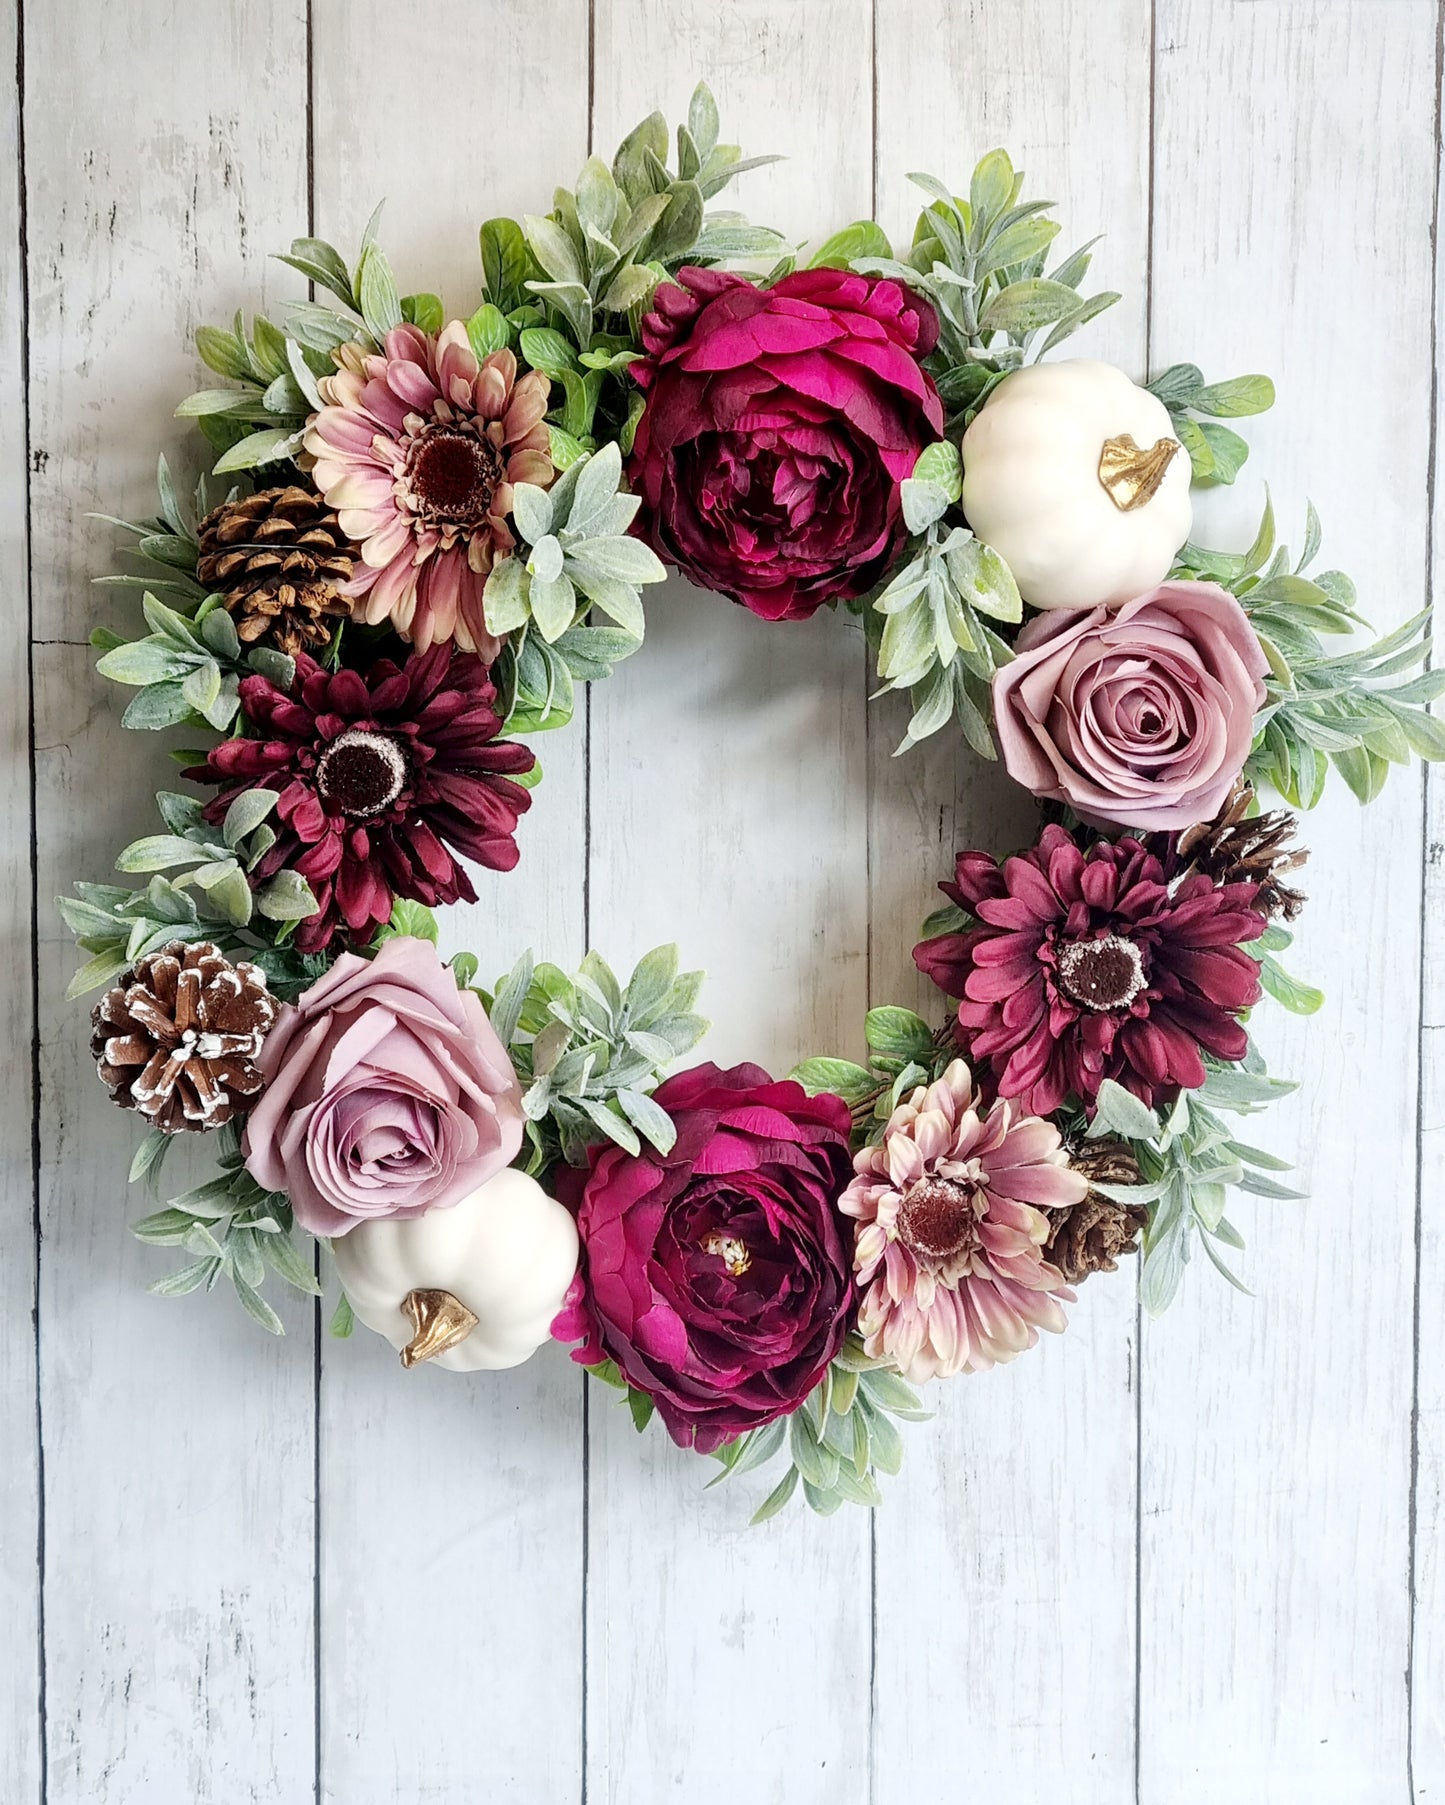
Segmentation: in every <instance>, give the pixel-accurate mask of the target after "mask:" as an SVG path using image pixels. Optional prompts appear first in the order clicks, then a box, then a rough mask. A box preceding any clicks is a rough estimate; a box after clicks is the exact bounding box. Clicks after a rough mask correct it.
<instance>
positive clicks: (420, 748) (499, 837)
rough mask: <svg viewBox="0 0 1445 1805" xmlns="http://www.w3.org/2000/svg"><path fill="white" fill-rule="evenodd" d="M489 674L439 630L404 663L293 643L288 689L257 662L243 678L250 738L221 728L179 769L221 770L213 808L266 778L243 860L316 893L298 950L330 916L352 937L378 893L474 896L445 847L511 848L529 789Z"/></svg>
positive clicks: (491, 860)
mask: <svg viewBox="0 0 1445 1805" xmlns="http://www.w3.org/2000/svg"><path fill="white" fill-rule="evenodd" d="M495 703H496V690H495V689H494V688H493V685H492V682H491V679H490V677H489V676H488V674H487V667H486V666H485V665H484V664H483V663H482V662H481V661H480V659H477V658H474V657H472V656H471V655H470V654H468V653H465V652H454V651H453V650H452V648H451V647H450V646H446V645H438V646H433V647H432V648H431V650H430V651H429V652H413V653H412V655H411V657H410V658H408V659H407V661H406V663H405V664H404V665H400V666H398V665H396V664H394V663H393V662H392V661H391V660H390V659H388V658H382V659H378V660H377V661H376V663H374V664H372V665H371V666H369V668H368V669H367V670H365V671H364V672H363V671H354V670H340V671H336V672H328V671H324V670H323V669H322V668H321V666H320V665H318V664H317V663H316V662H315V660H314V659H311V658H308V657H307V656H306V655H305V654H304V653H302V654H301V655H300V656H299V657H298V658H297V660H296V678H295V681H294V682H293V683H292V685H291V689H290V691H289V693H288V692H287V691H285V690H282V689H278V688H277V687H276V686H275V684H273V683H272V682H271V681H270V680H269V679H268V678H266V677H246V678H243V680H242V682H241V706H242V708H243V709H244V711H245V714H246V717H247V719H248V720H249V722H250V723H251V726H252V728H253V729H254V735H255V737H253V738H247V739H233V740H225V741H223V743H222V744H221V745H219V746H217V747H216V749H215V751H214V752H212V754H211V756H210V758H209V759H208V760H207V762H206V763H205V764H204V765H201V766H199V767H197V768H196V769H195V770H193V771H190V772H188V773H187V775H188V776H191V777H194V778H196V779H197V780H198V781H199V782H202V783H215V784H220V785H221V786H222V788H221V791H220V794H219V795H218V796H217V797H216V798H215V800H214V801H213V802H211V803H210V804H209V805H208V806H207V809H206V818H207V819H208V820H210V821H221V820H224V818H225V814H226V810H227V808H229V806H230V805H231V803H232V802H233V801H234V800H235V799H236V797H237V796H239V795H240V794H241V793H242V791H243V790H249V789H255V788H262V789H269V790H276V791H278V792H279V800H278V801H277V804H276V809H275V814H274V816H273V824H274V826H275V828H276V830H277V838H276V843H275V845H274V846H272V847H271V848H270V850H269V851H268V852H267V853H266V854H265V856H264V857H263V858H262V859H261V860H260V862H259V863H258V864H257V866H256V868H255V870H254V871H253V872H252V874H251V876H252V880H253V882H256V883H264V882H265V880H266V879H267V878H269V877H271V876H273V875H274V874H275V873H276V872H278V871H281V870H292V871H296V872H299V873H300V875H301V876H302V877H304V878H305V879H306V880H307V882H308V883H309V884H310V885H311V888H312V891H313V892H314V893H315V896H316V899H317V902H318V903H319V904H320V908H319V909H318V911H317V913H316V914H314V915H312V916H309V917H308V918H307V919H306V920H305V921H303V922H302V923H301V924H300V926H299V927H298V928H297V930H296V944H297V946H298V947H299V948H300V949H301V950H302V951H303V952H316V951H319V950H320V949H321V948H322V947H325V946H328V945H329V944H330V942H331V940H332V938H333V936H334V935H335V934H336V933H337V932H338V931H339V930H340V929H342V928H343V927H344V928H346V929H348V930H349V931H350V933H351V935H352V936H353V938H355V939H358V940H366V939H368V938H370V936H371V934H372V933H373V932H374V931H375V929H377V928H378V927H380V926H381V925H382V924H383V923H384V922H386V921H388V920H389V919H390V917H391V909H392V899H393V897H395V896H402V897H406V898H407V899H409V900H410V901H413V902H422V903H426V904H427V905H428V906H434V905H435V904H437V903H451V902H457V901H461V900H465V901H467V902H475V901H476V894H477V893H476V891H475V889H473V887H472V880H471V879H470V877H468V875H467V873H466V871H465V870H464V869H463V867H462V866H461V865H460V864H459V863H458V862H457V859H456V858H455V857H453V853H459V854H461V855H462V856H463V857H465V858H469V859H475V860H476V861H477V863H478V864H479V865H488V866H490V867H491V868H492V869H493V870H495V871H510V870H511V869H512V867H513V866H514V865H515V864H516V862H517V842H516V840H515V839H514V838H513V835H514V834H515V832H516V827H517V818H518V816H519V815H521V814H523V813H524V812H525V811H526V809H527V808H528V807H529V806H530V804H531V797H530V796H529V795H528V794H527V792H526V790H524V789H523V788H522V786H521V785H520V784H519V783H514V782H513V781H512V778H513V777H515V776H518V775H521V774H523V773H525V772H527V771H530V770H531V768H532V765H533V762H534V761H533V758H532V754H531V753H530V752H529V751H528V750H527V749H526V747H525V746H518V745H515V744H513V743H512V742H511V741H508V740H500V739H498V738H497V735H498V733H499V732H500V731H501V725H502V723H501V717H500V716H499V715H498V713H497V710H496V706H495Z"/></svg>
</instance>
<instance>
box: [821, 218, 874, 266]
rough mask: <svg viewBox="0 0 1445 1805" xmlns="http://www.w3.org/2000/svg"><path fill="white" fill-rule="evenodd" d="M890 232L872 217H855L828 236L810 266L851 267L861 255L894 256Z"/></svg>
mask: <svg viewBox="0 0 1445 1805" xmlns="http://www.w3.org/2000/svg"><path fill="white" fill-rule="evenodd" d="M892 255H893V246H892V245H891V244H890V243H889V242H888V234H887V233H886V232H885V231H884V230H883V228H882V226H880V225H878V224H877V223H876V222H875V221H873V220H871V219H860V220H856V221H855V222H854V223H853V224H852V225H851V226H844V227H843V229H842V231H841V232H835V233H834V234H833V236H832V237H831V238H825V239H824V240H823V242H822V244H820V245H819V246H818V248H817V250H816V251H815V252H814V253H813V255H812V256H811V257H810V258H809V259H808V262H807V264H806V265H805V266H804V267H805V268H807V269H849V268H850V267H851V266H852V264H853V262H854V260H855V259H856V258H859V257H891V256H892Z"/></svg>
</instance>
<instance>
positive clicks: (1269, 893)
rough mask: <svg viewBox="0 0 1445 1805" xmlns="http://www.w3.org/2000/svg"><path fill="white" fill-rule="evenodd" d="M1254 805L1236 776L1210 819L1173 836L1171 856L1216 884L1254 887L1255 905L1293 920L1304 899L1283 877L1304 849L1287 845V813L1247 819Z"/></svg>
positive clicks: (1292, 823)
mask: <svg viewBox="0 0 1445 1805" xmlns="http://www.w3.org/2000/svg"><path fill="white" fill-rule="evenodd" d="M1253 802H1254V791H1253V790H1252V789H1251V788H1250V786H1249V784H1247V783H1246V782H1245V780H1244V779H1243V778H1240V779H1239V781H1238V782H1237V783H1236V784H1235V786H1234V788H1233V789H1232V790H1231V791H1230V793H1229V797H1228V799H1227V801H1226V802H1225V804H1224V807H1223V808H1222V809H1221V810H1220V811H1219V813H1218V814H1217V815H1216V816H1215V817H1214V819H1213V820H1212V821H1201V822H1200V823H1199V824H1198V825H1197V826H1195V827H1189V828H1186V829H1185V830H1184V832H1183V833H1181V834H1179V835H1178V836H1176V837H1175V838H1174V846H1173V851H1174V854H1175V856H1176V858H1178V859H1179V860H1180V861H1182V862H1187V863H1189V864H1192V865H1193V866H1194V868H1195V869H1196V870H1197V871H1202V872H1204V873H1205V875H1206V876H1208V877H1211V878H1213V879H1214V881H1215V883H1217V884H1254V885H1257V886H1258V888H1257V891H1256V895H1255V899H1254V901H1255V907H1256V908H1257V909H1259V910H1260V911H1261V913H1262V914H1265V915H1268V916H1274V915H1279V916H1282V917H1283V918H1284V920H1285V921H1293V920H1295V918H1296V917H1297V916H1298V915H1299V912H1300V910H1301V909H1302V908H1303V907H1304V904H1305V896H1304V892H1303V891H1302V890H1296V889H1294V888H1293V887H1292V886H1291V885H1289V884H1287V883H1285V882H1284V879H1285V878H1286V877H1287V876H1288V875H1289V873H1290V872H1292V871H1297V870H1298V869H1299V868H1300V866H1301V865H1303V864H1304V863H1305V862H1306V860H1307V859H1308V858H1309V856H1310V855H1309V853H1308V851H1307V850H1306V849H1305V848H1304V847H1303V846H1294V845H1291V844H1290V842H1291V841H1292V840H1293V838H1294V835H1295V831H1296V829H1297V827H1298V825H1299V823H1298V821H1297V820H1296V819H1295V817H1294V816H1293V815H1292V814H1290V813H1289V811H1288V810H1287V809H1272V810H1270V811H1268V812H1266V813H1265V814H1262V815H1254V816H1251V815H1250V813H1249V810H1250V808H1251V806H1252V805H1253ZM1160 837H1161V838H1164V837H1167V836H1160Z"/></svg>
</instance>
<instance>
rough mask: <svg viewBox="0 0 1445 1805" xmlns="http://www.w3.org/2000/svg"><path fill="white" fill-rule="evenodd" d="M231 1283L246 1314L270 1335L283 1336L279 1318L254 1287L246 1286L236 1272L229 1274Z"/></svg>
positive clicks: (283, 1331)
mask: <svg viewBox="0 0 1445 1805" xmlns="http://www.w3.org/2000/svg"><path fill="white" fill-rule="evenodd" d="M231 1283H232V1284H233V1285H234V1286H235V1287H236V1296H237V1297H239V1298H240V1300H241V1302H242V1304H243V1305H244V1306H245V1310H246V1314H247V1315H248V1316H250V1317H252V1318H253V1319H254V1320H255V1321H256V1322H259V1323H260V1325H261V1327H262V1328H263V1329H265V1330H266V1332H267V1333H268V1334H270V1335H284V1334H285V1333H286V1330H285V1328H284V1327H283V1326H282V1323H281V1318H280V1317H279V1316H278V1315H277V1314H276V1312H275V1311H274V1310H273V1309H272V1308H271V1306H270V1304H268V1303H267V1302H266V1300H265V1298H264V1297H262V1295H261V1293H260V1292H259V1291H257V1290H256V1288H255V1286H254V1285H248V1284H247V1283H246V1281H245V1279H243V1278H242V1277H241V1275H240V1273H239V1272H237V1271H234V1270H233V1271H232V1273H231Z"/></svg>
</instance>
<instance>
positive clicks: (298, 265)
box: [276, 238, 356, 307]
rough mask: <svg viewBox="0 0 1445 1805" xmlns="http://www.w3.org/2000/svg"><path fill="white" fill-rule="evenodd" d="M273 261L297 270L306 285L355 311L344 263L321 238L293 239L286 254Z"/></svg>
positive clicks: (353, 295)
mask: <svg viewBox="0 0 1445 1805" xmlns="http://www.w3.org/2000/svg"><path fill="white" fill-rule="evenodd" d="M276 261H277V262H278V263H289V264H290V265H291V267H292V269H295V270H299V271H300V272H301V274H302V275H303V276H305V277H306V278H307V279H308V281H311V282H315V283H317V284H319V285H320V286H321V287H322V288H327V289H330V291H331V292H332V294H334V295H335V296H336V297H337V299H338V300H340V301H342V302H344V303H345V305H346V306H348V307H355V305H356V296H355V294H354V293H353V292H352V287H351V277H350V275H349V274H348V272H347V268H346V264H345V261H344V260H343V258H342V256H341V253H340V252H339V251H337V250H336V249H335V247H334V246H332V245H329V244H327V242H326V240H325V239H324V238H293V239H292V240H291V249H290V252H289V254H287V255H284V256H282V255H278V256H277V259H276Z"/></svg>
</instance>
